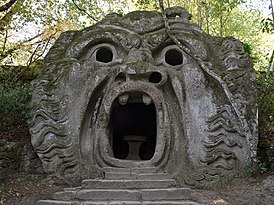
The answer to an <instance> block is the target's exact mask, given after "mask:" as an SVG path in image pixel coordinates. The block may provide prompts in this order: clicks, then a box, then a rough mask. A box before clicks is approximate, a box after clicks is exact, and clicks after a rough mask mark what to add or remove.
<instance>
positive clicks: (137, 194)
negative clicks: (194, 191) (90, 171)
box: [53, 188, 191, 201]
mask: <svg viewBox="0 0 274 205" xmlns="http://www.w3.org/2000/svg"><path fill="white" fill-rule="evenodd" d="M53 198H54V199H55V200H63V201H70V200H91V201H102V200H103V201H105V200H107V201H113V200H114V201H117V200H118V201H119V200H122V201H127V200H133V201H141V200H144V201H145V200H147V201H155V200H186V199H190V198H191V190H190V189H189V188H165V189H139V190H137V189H133V190H131V189H81V190H80V191H63V192H56V193H55V194H54V195H53Z"/></svg>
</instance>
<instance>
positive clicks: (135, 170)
mask: <svg viewBox="0 0 274 205" xmlns="http://www.w3.org/2000/svg"><path fill="white" fill-rule="evenodd" d="M103 170H104V172H116V173H136V174H141V173H143V174H145V173H156V167H133V168H116V167H104V168H103Z"/></svg>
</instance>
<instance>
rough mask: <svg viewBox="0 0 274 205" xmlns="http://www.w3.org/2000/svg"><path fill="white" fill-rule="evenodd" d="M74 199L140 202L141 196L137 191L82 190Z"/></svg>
mask: <svg viewBox="0 0 274 205" xmlns="http://www.w3.org/2000/svg"><path fill="white" fill-rule="evenodd" d="M75 199H76V200H86V201H88V200H90V201H117V200H118V201H119V200H122V201H141V200H142V194H141V192H140V191H137V190H126V189H116V190H113V189H83V190H80V191H78V192H77V193H76V195H75Z"/></svg>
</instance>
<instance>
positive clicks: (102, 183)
mask: <svg viewBox="0 0 274 205" xmlns="http://www.w3.org/2000/svg"><path fill="white" fill-rule="evenodd" d="M170 187H176V181H175V180H174V179H160V180H150V179H149V180H147V179H136V180H112V179H103V180H96V179H86V180H83V181H82V189H151V188H170Z"/></svg>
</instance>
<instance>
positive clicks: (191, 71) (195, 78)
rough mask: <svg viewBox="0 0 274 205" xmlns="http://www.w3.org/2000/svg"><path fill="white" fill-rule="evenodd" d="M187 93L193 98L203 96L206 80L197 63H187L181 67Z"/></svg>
mask: <svg viewBox="0 0 274 205" xmlns="http://www.w3.org/2000/svg"><path fill="white" fill-rule="evenodd" d="M182 72H184V82H185V89H186V93H187V95H188V96H189V97H190V98H192V99H193V100H197V99H199V98H200V97H202V96H203V94H204V92H205V87H206V80H205V76H204V74H203V72H202V70H201V69H200V68H199V67H198V65H193V64H187V65H185V66H184V68H183V69H182Z"/></svg>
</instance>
